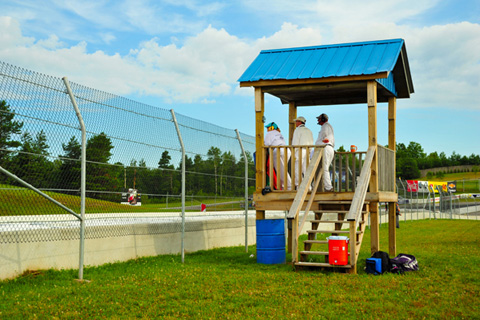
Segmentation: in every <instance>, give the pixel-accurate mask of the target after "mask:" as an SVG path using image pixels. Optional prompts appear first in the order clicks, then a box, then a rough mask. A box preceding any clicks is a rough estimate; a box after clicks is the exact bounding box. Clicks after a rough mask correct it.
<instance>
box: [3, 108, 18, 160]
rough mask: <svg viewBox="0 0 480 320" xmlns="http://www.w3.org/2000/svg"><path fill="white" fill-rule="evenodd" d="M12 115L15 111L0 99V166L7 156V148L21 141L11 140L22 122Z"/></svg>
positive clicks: (16, 145)
mask: <svg viewBox="0 0 480 320" xmlns="http://www.w3.org/2000/svg"><path fill="white" fill-rule="evenodd" d="M14 117H15V111H14V110H11V109H10V106H9V105H8V104H7V103H6V102H5V100H2V101H0V166H1V165H3V163H4V161H6V160H7V158H9V156H8V155H9V152H8V150H9V149H11V148H18V147H20V145H21V142H20V141H17V140H13V139H12V136H13V135H18V134H20V133H21V129H22V127H23V122H19V121H16V120H13V118H14Z"/></svg>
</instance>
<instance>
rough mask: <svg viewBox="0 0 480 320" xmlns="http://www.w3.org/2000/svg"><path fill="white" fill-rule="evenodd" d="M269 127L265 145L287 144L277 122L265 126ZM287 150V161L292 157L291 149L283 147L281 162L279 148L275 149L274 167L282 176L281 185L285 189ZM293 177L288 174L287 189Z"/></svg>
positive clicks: (289, 187)
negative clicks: (278, 155) (278, 158)
mask: <svg viewBox="0 0 480 320" xmlns="http://www.w3.org/2000/svg"><path fill="white" fill-rule="evenodd" d="M265 128H267V133H266V134H265V146H266V147H268V146H272V147H275V146H286V145H287V143H286V142H285V139H284V138H283V135H282V134H281V133H280V129H279V128H278V126H277V124H276V123H275V122H271V123H269V124H267V125H266V126H265ZM285 150H287V162H288V160H289V159H290V151H289V150H288V149H284V148H281V149H280V163H277V162H278V161H277V148H275V149H273V154H272V157H273V167H274V168H275V170H276V171H277V173H278V175H277V176H280V186H281V189H282V190H284V189H285V157H284V155H285ZM291 185H292V182H291V179H290V175H289V174H287V189H288V190H290V189H291Z"/></svg>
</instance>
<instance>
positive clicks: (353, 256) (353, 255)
mask: <svg viewBox="0 0 480 320" xmlns="http://www.w3.org/2000/svg"><path fill="white" fill-rule="evenodd" d="M356 229H357V223H356V221H350V223H349V229H348V231H349V233H350V265H352V266H356V265H357V246H356V244H355V243H356V241H357V235H356V231H357V230H356Z"/></svg>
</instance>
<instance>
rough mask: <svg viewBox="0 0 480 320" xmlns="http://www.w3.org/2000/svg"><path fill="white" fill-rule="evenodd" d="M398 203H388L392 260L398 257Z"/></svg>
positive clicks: (389, 247) (389, 241)
mask: <svg viewBox="0 0 480 320" xmlns="http://www.w3.org/2000/svg"><path fill="white" fill-rule="evenodd" d="M396 209H397V203H396V202H389V203H388V254H389V255H390V257H391V258H393V257H396V256H397V243H396V241H395V239H396V238H397V229H396V222H397V214H396V211H397V210H396Z"/></svg>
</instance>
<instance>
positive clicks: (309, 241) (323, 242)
mask: <svg viewBox="0 0 480 320" xmlns="http://www.w3.org/2000/svg"><path fill="white" fill-rule="evenodd" d="M303 243H311V244H327V243H328V241H327V240H305V241H303ZM356 244H357V245H358V244H360V241H357V242H356Z"/></svg>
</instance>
